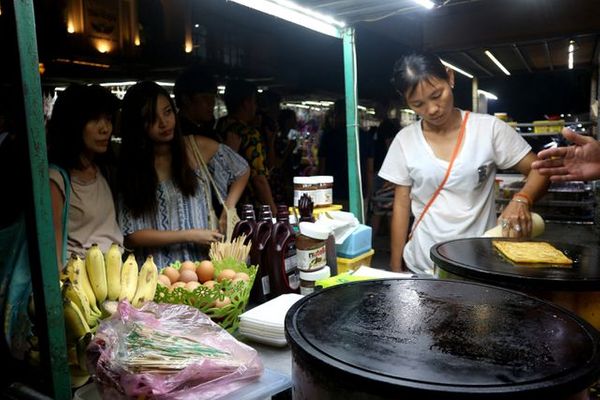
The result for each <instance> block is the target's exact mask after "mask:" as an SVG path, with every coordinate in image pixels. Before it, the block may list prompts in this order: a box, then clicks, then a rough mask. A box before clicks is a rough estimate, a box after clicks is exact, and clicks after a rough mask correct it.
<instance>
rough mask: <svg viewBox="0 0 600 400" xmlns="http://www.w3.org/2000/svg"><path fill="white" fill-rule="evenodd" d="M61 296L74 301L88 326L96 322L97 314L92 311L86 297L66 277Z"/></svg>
mask: <svg viewBox="0 0 600 400" xmlns="http://www.w3.org/2000/svg"><path fill="white" fill-rule="evenodd" d="M62 296H63V297H67V298H68V299H69V300H71V301H72V302H73V303H75V305H76V306H77V307H78V308H79V310H80V311H81V313H82V314H83V317H84V318H85V321H86V322H87V323H88V325H89V326H92V325H95V324H96V321H97V319H98V316H97V315H95V314H93V313H92V310H91V308H90V303H89V301H88V299H87V297H86V296H85V294H84V293H83V292H82V291H81V289H79V287H77V286H76V285H74V284H73V283H72V282H71V281H70V280H69V279H67V280H66V281H65V283H64V284H63V287H62Z"/></svg>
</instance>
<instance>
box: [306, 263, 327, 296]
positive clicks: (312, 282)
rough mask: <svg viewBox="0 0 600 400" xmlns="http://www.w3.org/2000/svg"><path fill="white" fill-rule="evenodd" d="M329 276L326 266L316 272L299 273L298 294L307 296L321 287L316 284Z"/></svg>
mask: <svg viewBox="0 0 600 400" xmlns="http://www.w3.org/2000/svg"><path fill="white" fill-rule="evenodd" d="M330 276H331V271H330V270H329V267H328V266H325V267H323V268H321V269H320V270H318V271H312V272H305V271H300V294H302V295H307V294H311V293H312V292H314V291H315V290H318V289H320V288H321V287H320V286H317V285H316V282H317V281H318V280H321V279H327V278H329V277H330Z"/></svg>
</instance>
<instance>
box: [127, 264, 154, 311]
mask: <svg viewBox="0 0 600 400" xmlns="http://www.w3.org/2000/svg"><path fill="white" fill-rule="evenodd" d="M157 283H158V268H157V267H156V264H154V258H153V257H152V256H148V258H146V261H145V262H144V264H143V265H142V269H141V270H140V274H139V276H138V287H137V290H136V291H135V296H134V297H133V300H132V301H131V304H132V305H133V306H134V307H136V308H139V307H141V306H142V304H144V303H145V302H147V301H151V300H153V299H154V294H155V293H156V284H157Z"/></svg>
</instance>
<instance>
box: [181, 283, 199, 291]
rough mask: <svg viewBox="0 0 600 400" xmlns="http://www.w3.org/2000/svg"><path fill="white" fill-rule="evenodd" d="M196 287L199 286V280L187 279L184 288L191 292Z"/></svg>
mask: <svg viewBox="0 0 600 400" xmlns="http://www.w3.org/2000/svg"><path fill="white" fill-rule="evenodd" d="M198 287H200V282H197V281H189V282H188V283H186V284H185V289H186V290H188V291H190V292H193V291H194V290H195V289H196V288H198Z"/></svg>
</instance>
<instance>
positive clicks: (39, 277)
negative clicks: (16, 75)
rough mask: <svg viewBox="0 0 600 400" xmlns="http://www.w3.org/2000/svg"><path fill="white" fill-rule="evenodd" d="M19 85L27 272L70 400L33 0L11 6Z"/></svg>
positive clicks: (50, 361) (59, 393)
mask: <svg viewBox="0 0 600 400" xmlns="http://www.w3.org/2000/svg"><path fill="white" fill-rule="evenodd" d="M14 8H15V22H16V29H17V42H18V46H19V62H20V67H21V84H22V89H23V102H24V109H25V117H26V127H27V145H28V149H29V162H30V165H31V181H32V187H33V204H34V207H35V209H34V216H35V221H34V222H35V236H34V235H29V237H32V238H33V237H35V238H36V240H31V241H30V242H29V254H30V260H29V261H30V268H31V275H32V281H33V293H34V301H35V305H36V320H37V325H36V328H37V334H38V336H39V339H40V346H41V350H42V352H41V354H42V363H43V366H44V367H45V368H44V369H45V371H47V374H48V376H47V377H45V378H46V379H48V380H49V382H50V384H51V385H52V386H51V391H52V397H53V398H54V399H60V400H63V399H64V400H68V399H70V398H71V384H70V376H69V367H68V363H67V346H66V341H65V325H64V318H63V310H62V301H61V296H60V289H59V285H58V279H59V278H58V266H57V264H56V262H57V261H56V242H55V241H54V225H53V222H52V209H51V207H50V186H49V179H48V160H47V157H46V139H45V130H44V115H43V107H42V90H41V82H40V76H39V67H38V65H39V60H38V53H37V41H36V32H35V17H34V12H33V0H17V1H15V2H14Z"/></svg>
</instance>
